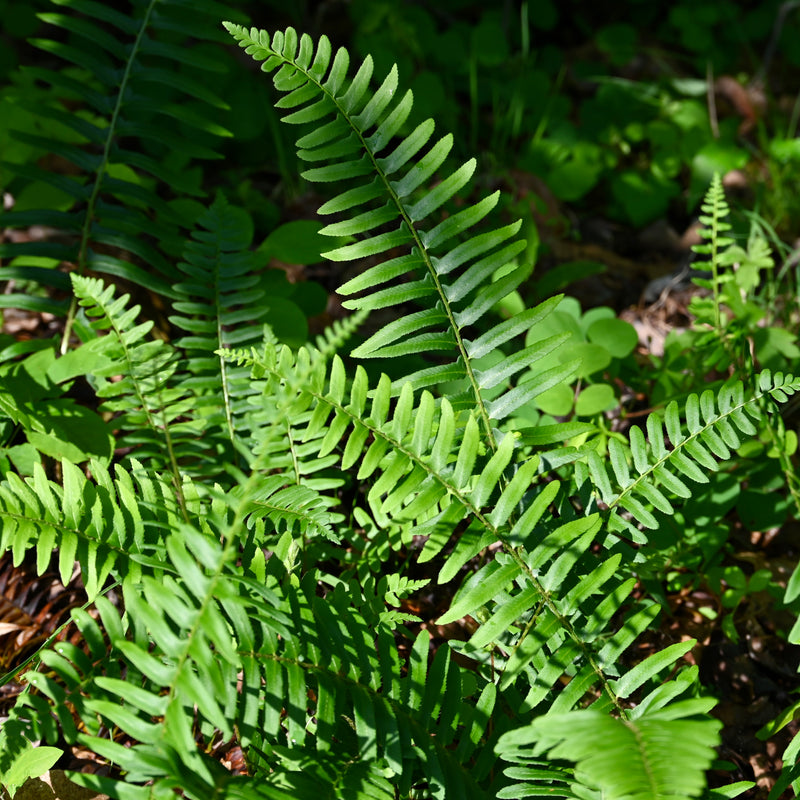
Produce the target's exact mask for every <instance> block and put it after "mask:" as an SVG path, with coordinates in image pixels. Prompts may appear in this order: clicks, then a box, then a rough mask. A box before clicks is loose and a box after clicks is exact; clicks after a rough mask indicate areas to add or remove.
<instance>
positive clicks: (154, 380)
mask: <svg viewBox="0 0 800 800" xmlns="http://www.w3.org/2000/svg"><path fill="white" fill-rule="evenodd" d="M71 277H72V284H73V288H74V292H75V297H76V298H77V301H78V303H79V304H80V305H81V306H82V307H83V308H84V309H85V312H86V314H87V316H88V317H89V318H90V319H91V327H92V328H93V329H94V330H95V331H105V333H104V334H102V335H100V336H99V337H98V339H96V340H95V341H94V342H93V348H94V350H95V351H96V352H97V353H98V354H99V355H101V356H102V357H103V358H104V363H103V364H102V365H100V366H98V367H97V368H95V370H94V377H95V380H96V381H97V384H98V386H97V395H98V397H101V398H103V400H104V402H103V405H102V406H101V410H103V411H108V412H112V413H114V414H118V415H119V418H118V420H117V425H118V426H119V427H120V428H121V429H123V430H125V431H128V432H130V437H129V440H128V441H129V443H130V444H134V445H139V451H138V452H137V455H139V456H141V457H148V458H155V459H160V458H162V457H163V454H164V453H166V456H167V460H166V464H167V465H169V468H170V469H171V471H172V474H173V477H174V480H175V481H176V483H177V484H178V485H180V482H181V476H180V472H179V469H178V461H177V459H178V454H177V452H176V447H175V443H174V439H175V438H176V437H177V436H178V434H179V433H181V432H183V431H181V427H184V428H185V427H186V423H183V424H181V423H178V422H177V421H176V420H178V419H179V418H180V417H182V416H188V415H189V413H190V410H191V398H190V397H189V396H188V394H187V392H186V390H185V389H184V388H180V389H177V388H173V378H174V376H175V371H176V369H177V367H178V354H177V352H176V351H175V349H174V348H173V347H172V346H170V345H169V344H167V343H166V342H165V341H164V340H163V339H150V340H146V339H145V337H146V336H147V334H148V333H149V332H150V330H151V329H152V327H153V323H152V322H143V323H140V324H138V325H135V324H134V321H135V319H136V317H137V315H138V313H139V311H140V308H139V306H132V307H130V308H129V307H128V300H129V299H130V298H129V296H128V295H123V296H122V297H117V298H115V297H114V287H113V286H104V285H103V282H102V280H101V279H100V278H86V277H83V276H81V275H72V276H71ZM188 424H189V426H190V427H191V428H192V430H191V432H190V434H191V439H192V440H193V439H194V438H195V437H196V436H197V435H198V433H199V432H200V431H199V429H198V427H197V424H196V423H194V422H193V421H192V422H190V423H188ZM191 446H192V447H193V448H194V445H193V444H192V445H191Z"/></svg>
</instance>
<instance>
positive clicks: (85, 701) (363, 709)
mask: <svg viewBox="0 0 800 800" xmlns="http://www.w3.org/2000/svg"><path fill="white" fill-rule="evenodd" d="M206 525H209V526H211V529H213V532H210V533H202V532H201V531H199V530H197V529H196V528H193V527H192V526H188V525H185V524H184V525H181V524H176V525H175V526H174V527H173V528H172V529H171V532H170V533H169V534H168V535H167V537H166V541H165V548H164V550H163V553H162V554H161V562H162V568H161V570H160V572H159V573H158V574H155V575H154V574H144V575H141V576H139V577H138V579H136V580H133V579H132V576H131V577H130V578H128V579H126V580H125V581H124V584H123V590H124V601H125V609H126V613H125V615H124V617H122V618H120V616H119V612H118V611H117V610H116V609H114V608H113V607H112V606H111V604H110V603H108V602H107V601H104V600H102V598H101V600H100V601H99V602H98V610H99V611H100V621H101V622H102V627H101V625H100V624H99V622H98V621H97V620H95V619H94V618H93V617H91V616H89V615H88V614H86V613H85V612H77V613H75V614H74V615H73V616H74V618H75V621H76V623H77V625H78V627H79V628H80V630H81V632H82V634H83V637H84V639H85V640H86V642H87V644H88V646H89V648H90V653H89V654H88V655H87V654H86V653H84V652H83V651H82V650H81V649H80V648H79V647H76V646H72V645H70V646H66V647H59V649H58V651H57V652H52V651H46V652H45V654H43V657H42V661H43V663H44V665H45V666H46V671H43V672H34V673H31V674H30V676H29V678H28V680H29V682H30V683H31V684H32V685H33V686H35V687H36V689H37V690H38V691H39V692H40V693H41V695H42V696H44V697H47V698H50V699H51V700H52V701H54V702H55V703H57V704H58V707H59V708H60V709H61V710H62V711H61V712H60V713H61V716H63V717H64V719H63V720H62V728H63V731H62V734H63V736H64V738H65V740H66V741H67V742H68V743H70V744H73V743H79V744H82V745H84V746H89V747H90V748H91V749H92V750H93V751H94V752H96V753H98V754H100V755H102V756H104V757H105V758H107V759H108V760H109V761H111V762H113V763H115V764H117V765H119V767H120V768H121V769H122V770H124V771H125V772H126V773H127V777H126V783H125V784H119V783H118V782H117V781H114V780H111V779H107V778H102V777H99V776H96V775H91V776H86V777H85V778H83V779H82V780H83V781H84V782H85V783H86V784H87V785H91V786H93V787H94V788H97V789H101V790H106V791H109V793H110V794H112V795H113V796H115V795H117V794H118V793H119V792H122V794H121V795H119V796H126V797H128V796H129V797H140V796H141V797H144V796H149V795H146V792H149V791H150V789H149V788H147V786H146V785H147V784H148V783H151V782H152V783H154V784H155V786H156V792H157V796H160V795H161V793H163V792H170V791H172V790H174V788H176V787H177V786H178V785H180V788H181V790H182V792H183V793H185V794H186V796H187V797H191V798H197V799H198V800H200V799H201V798H206V797H209V796H217V794H218V795H219V796H223V797H236V796H238V795H237V794H236V792H235V788H236V787H230V786H228V783H229V781H230V780H231V778H230V776H229V775H227V774H226V773H225V771H224V770H221V768H220V767H219V765H218V764H216V763H215V762H214V761H213V760H212V759H210V758H209V757H208V756H206V755H205V754H204V753H203V752H202V748H201V747H198V743H197V740H196V737H197V735H198V731H199V734H200V738H201V740H202V741H203V742H206V743H210V742H211V741H212V739H213V737H214V736H216V735H220V734H221V735H222V736H223V737H231V736H232V735H233V731H234V728H235V729H236V731H237V733H238V738H239V741H240V743H241V745H242V746H243V747H245V748H250V747H254V751H253V752H254V753H259V754H260V755H258V756H255V755H254V759H255V761H256V764H257V766H258V768H259V769H260V770H261V775H262V779H260V780H259V783H263V784H264V785H265V786H266V787H268V788H270V789H271V790H272V792H269V793H266V794H265V795H264V796H267V797H273V796H281V795H280V794H279V793H278V792H279V791H280V790H285V791H287V792H288V791H290V790H291V791H292V792H293V793H292V794H291V796H292V797H294V798H306V797H308V798H312V797H313V796H315V795H314V792H316V793H317V795H318V793H319V791H320V789H321V788H322V787H323V786H325V785H330V786H331V787H333V786H334V785H337V784H342V785H343V786H345V787H347V786H350V787H351V789H352V790H353V791H354V792H355V790H356V789H357V788H358V786H361V787H362V790H363V787H364V782H365V781H366V783H367V785H375V786H376V787H382V789H381V791H384V792H388V790H389V789H388V787H390V786H393V785H400V786H401V787H404V789H405V791H406V792H407V791H408V790H409V789H410V786H411V783H412V781H414V780H417V779H420V778H424V779H425V780H426V781H427V783H428V786H429V793H430V795H429V796H431V797H437V798H445V797H447V796H450V795H449V792H450V791H452V790H454V789H455V788H458V790H459V791H460V792H461V793H462V794H463V796H470V797H482V796H485V794H484V792H483V791H482V790H481V789H480V787H479V784H478V783H477V782H476V777H475V776H474V775H473V774H472V771H471V766H472V765H473V759H474V757H475V755H476V753H478V752H480V749H481V747H482V746H483V745H484V742H485V731H486V728H487V726H488V722H489V719H490V715H491V711H492V708H493V704H494V700H495V695H496V693H495V691H494V687H492V686H487V687H486V688H484V690H483V691H482V692H481V693H480V694H479V696H477V695H475V691H474V687H473V688H468V684H465V685H464V686H463V687H462V679H461V674H462V670H461V669H460V668H459V667H458V666H457V665H456V664H454V663H453V662H452V661H451V660H450V654H449V651H448V649H447V648H442V649H440V651H439V653H438V655H437V656H436V658H435V659H434V661H433V664H432V665H431V666H430V672H429V665H428V650H429V635H428V634H427V632H425V631H422V632H421V633H420V634H419V635H418V636H417V638H416V640H415V643H414V645H413V648H412V652H411V653H410V661H409V669H408V672H407V674H406V675H405V676H401V674H400V672H401V670H400V655H399V653H398V650H397V645H396V643H395V641H394V637H393V634H392V631H391V629H390V627H389V626H379V628H378V629H377V630H376V629H375V627H374V626H373V625H371V624H368V622H367V621H366V620H365V619H364V618H363V617H362V616H361V615H360V614H359V613H358V612H357V611H356V610H354V608H353V602H352V598H351V597H350V596H349V595H348V592H347V591H334V592H332V593H330V594H329V595H328V596H327V597H325V598H322V597H318V596H316V594H317V593H316V586H315V583H316V581H315V579H314V576H313V573H310V574H309V575H308V576H307V579H305V580H303V581H302V582H301V583H298V582H297V580H296V579H292V578H291V576H290V574H289V573H288V572H287V571H286V566H285V564H286V563H288V562H285V560H284V559H286V558H289V560H290V559H291V557H290V550H291V546H292V545H291V537H290V536H289V535H288V534H287V535H285V536H284V537H283V540H282V541H281V542H280V543H278V544H277V546H276V547H275V553H274V556H273V557H272V558H270V559H269V561H265V560H264V558H263V554H262V555H259V556H254V557H253V559H252V560H247V561H246V563H245V564H244V571H243V572H242V569H241V568H239V569H237V568H236V561H237V560H238V559H239V558H240V556H239V551H238V548H237V547H236V546H235V542H236V539H235V537H231V534H233V533H234V532H235V531H234V529H232V528H230V527H229V526H226V524H225V523H224V522H223V521H222V519H216V520H215V519H214V517H213V515H210V516H209V518H208V519H207V521H206ZM259 552H260V551H259ZM342 588H343V587H342ZM98 665H101V666H100V667H98ZM123 682H124V686H125V691H122V689H123ZM445 686H446V687H447V688H448V691H447V692H446V693H445V692H443V691H442V689H443V687H445ZM262 687H264V688H263V689H262ZM120 700H122V702H120ZM70 707H71V709H72V712H70V711H68V710H67V709H69V708H70ZM189 709H194V713H187V710H189ZM73 713H74V714H75V718H73V716H72V714H73ZM48 714H49V710H48V706H47V705H46V704H42V703H41V698H38V699H37V701H36V702H35V703H34V704H32V705H31V706H30V708H29V717H30V733H31V735H33V734H39V735H40V736H41V737H42V738H44V739H45V740H49V739H50V738H51V736H52V735H55V731H54V729H53V728H52V727H50V728H49V729H48V728H47V726H46V723H45V720H44V719H43V716H46V715H48ZM195 714H196V716H197V720H198V721H197V723H194V722H193V720H194V716H195ZM195 725H197V728H195ZM108 729H115V730H117V731H124V732H125V733H126V734H127V735H128V736H130V737H132V738H133V739H134V740H135V742H136V744H135V745H134V746H133V747H127V746H124V745H122V744H120V743H118V742H116V741H114V740H112V739H109V738H107V737H106V736H104V735H103V732H104V730H108ZM465 730H466V731H467V732H468V734H469V735H468V736H467V737H466V739H463V738H457V737H458V735H459V734H461V733H462V732H463V731H465ZM456 743H457V744H458V748H457V749H455V748H454V747H453V745H454V744H456ZM379 759H380V760H381V761H382V763H383V764H384V767H383V769H382V770H381V772H380V773H377V774H376V773H375V772H374V765H375V763H376V762H377V761H378V760H379ZM310 761H314V762H315V766H313V767H312V766H308V767H306V768H305V769H304V770H303V772H302V773H301V771H300V770H301V767H300V766H299V765H301V764H307V763H308V762H310ZM262 762H263V763H262ZM378 774H380V775H381V776H382V778H383V780H382V781H381V780H379V779H378ZM390 777H391V780H390ZM310 778H313V780H310ZM242 788H245V787H242ZM339 791H342V788H341V786H340V788H339ZM273 792H274V793H273ZM332 796H337V797H339V796H342V797H344V795H341V794H336V795H332ZM348 796H358V795H357V794H353V795H348ZM369 796H375V795H369ZM377 796H381V795H377Z"/></svg>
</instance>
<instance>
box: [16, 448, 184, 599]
mask: <svg viewBox="0 0 800 800" xmlns="http://www.w3.org/2000/svg"><path fill="white" fill-rule="evenodd" d="M90 467H91V471H92V475H93V480H91V481H90V480H88V479H87V478H86V476H85V475H84V474H83V472H81V470H80V469H78V467H76V466H74V465H72V464H70V463H69V462H68V461H63V462H62V471H63V484H58V483H55V482H54V481H51V480H49V479H48V478H47V477H46V476H45V474H44V472H43V470H42V469H41V468H40V467H38V466H37V467H36V468H35V469H34V474H33V476H32V477H31V478H28V479H26V480H23V479H21V478H19V477H18V476H17V475H15V474H14V473H9V474H8V475H7V476H6V479H5V480H4V481H3V482H2V483H0V520H2V526H0V527H2V533H0V548H2V549H3V551H4V552H5V551H8V550H10V551H11V552H12V553H13V555H14V563H15V565H18V564H19V563H20V562H21V561H22V558H23V556H24V555H25V553H26V552H28V551H29V550H32V549H35V550H36V559H37V568H38V571H39V572H40V573H41V572H43V571H44V570H45V569H46V567H47V566H48V565H49V563H50V559H51V558H52V556H53V554H54V553H55V552H57V553H58V562H59V572H60V576H61V581H62V583H63V584H64V585H66V584H67V583H68V582H69V579H70V576H71V575H72V571H73V569H74V566H75V562H76V561H77V562H78V564H79V566H80V568H81V575H82V578H83V584H84V587H85V588H86V592H87V594H88V595H89V597H90V598H92V599H93V598H95V597H96V596H97V594H98V592H99V591H100V590H101V589H102V588H103V585H104V584H105V582H106V579H107V578H109V576H111V575H114V576H116V577H125V576H129V577H130V578H131V579H132V580H137V579H138V576H140V575H141V570H142V564H143V563H150V564H152V563H157V561H155V562H150V561H149V559H150V558H152V557H154V553H153V552H148V551H155V550H156V548H157V542H158V539H159V536H160V530H161V529H162V528H169V527H170V526H172V525H175V524H176V523H177V521H178V520H179V519H180V518H181V514H180V509H179V507H178V506H177V504H176V500H175V491H174V488H173V487H172V486H170V485H168V484H165V483H164V482H162V481H161V480H160V479H158V478H156V477H155V476H151V475H147V474H145V473H143V471H142V469H141V465H139V464H138V463H137V462H135V461H134V462H132V468H133V469H132V471H131V472H127V471H126V470H124V469H123V468H122V467H120V466H117V467H116V477H114V478H112V477H111V475H110V474H109V472H108V471H107V469H105V468H104V467H103V466H102V464H100V463H99V462H96V461H93V462H91V465H90ZM137 495H138V496H137ZM139 497H141V498H143V500H144V501H145V502H144V503H142V502H140V500H139ZM134 556H135V557H136V558H134Z"/></svg>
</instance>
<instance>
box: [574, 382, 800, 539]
mask: <svg viewBox="0 0 800 800" xmlns="http://www.w3.org/2000/svg"><path fill="white" fill-rule="evenodd" d="M756 383H757V387H758V388H757V389H756V391H755V392H752V393H748V394H745V390H744V386H743V385H742V383H741V382H740V381H731V382H728V383H726V384H724V385H723V386H722V387H721V388H720V389H719V391H718V392H716V393H715V392H714V391H712V390H711V389H707V390H706V391H705V392H703V393H702V394H701V395H700V396H698V395H696V394H692V395H689V397H688V398H687V399H686V403H685V407H684V409H683V413H681V409H680V408H679V406H678V404H677V403H676V402H672V403H670V404H669V406H667V408H666V410H665V412H664V421H663V423H662V421H661V419H660V418H659V417H658V416H657V415H656V414H651V415H650V416H649V417H648V418H647V439H645V435H644V433H643V431H642V429H641V428H638V427H635V426H634V427H632V428H631V432H630V447H626V446H625V445H623V444H621V443H620V442H619V441H618V440H617V439H610V440H609V443H608V455H609V460H608V464H610V469H609V466H607V465H606V464H604V463H603V461H602V460H601V459H600V456H599V455H598V454H597V452H596V451H592V452H591V453H590V454H589V458H588V465H589V472H590V475H591V479H592V481H593V483H594V485H595V486H596V488H597V492H598V495H599V498H600V500H602V502H603V503H604V504H605V505H606V506H607V507H608V508H610V509H611V510H612V515H611V519H610V526H611V529H612V530H618V531H625V532H626V534H627V535H629V536H630V537H631V538H632V539H633V540H634V541H637V542H640V543H641V542H645V541H646V537H645V535H644V534H643V533H642V531H641V530H640V529H639V528H638V527H637V526H636V525H634V524H633V522H632V521H631V520H630V519H629V518H628V516H627V515H626V513H625V512H628V514H630V515H631V516H632V519H634V520H636V522H638V523H639V524H640V525H641V526H643V527H644V528H649V529H655V528H657V527H658V521H657V520H656V518H655V517H654V516H653V514H652V512H651V511H650V510H649V509H648V508H647V506H646V505H645V503H646V504H647V505H651V506H652V507H654V508H655V509H658V510H659V511H662V512H663V513H665V514H672V513H674V508H673V504H672V501H671V500H670V498H669V495H672V496H678V497H680V498H688V497H691V496H692V491H691V489H690V487H689V486H688V485H687V484H686V479H687V478H688V479H689V480H690V481H693V482H695V483H706V482H707V481H708V478H707V476H706V472H707V471H715V470H717V469H718V462H719V461H725V460H728V459H730V458H731V455H732V453H733V452H734V451H735V450H737V449H738V448H739V447H741V444H742V441H743V438H742V437H743V436H744V437H750V436H754V435H755V434H756V433H757V428H756V426H755V425H754V421H758V420H759V419H761V417H762V415H763V414H762V411H761V407H760V405H761V402H762V401H763V398H765V397H771V398H772V399H774V400H777V401H779V402H785V401H786V400H787V399H788V398H789V397H790V396H791V395H793V394H794V393H795V392H797V391H798V390H800V378H795V377H793V376H792V375H784V374H783V373H776V374H775V375H772V374H771V373H770V372H769V371H764V372H762V373H761V374H760V375H759V376H758V377H757V381H756ZM682 416H683V417H685V420H684V421H683V422H682V420H681V417H682ZM665 434H666V436H665ZM668 443H669V444H668ZM615 487H617V488H615Z"/></svg>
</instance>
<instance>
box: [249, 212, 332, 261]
mask: <svg viewBox="0 0 800 800" xmlns="http://www.w3.org/2000/svg"><path fill="white" fill-rule="evenodd" d="M321 227H322V225H321V223H319V222H315V221H313V220H307V219H298V220H295V221H294V222H287V223H285V224H284V225H280V226H279V227H277V228H275V230H274V231H272V233H270V235H269V236H267V238H266V239H264V241H263V242H262V243H261V246H260V247H259V248H258V249H259V250H260V251H261V252H266V254H267V255H268V256H269V257H270V258H277V259H278V261H284V262H286V263H287V264H318V263H319V262H320V261H324V260H325V259H324V258H323V257H322V255H321V253H324V252H326V251H328V250H332V249H333V248H334V247H336V239H335V238H331V237H327V236H320V234H319V231H320V228H321Z"/></svg>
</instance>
